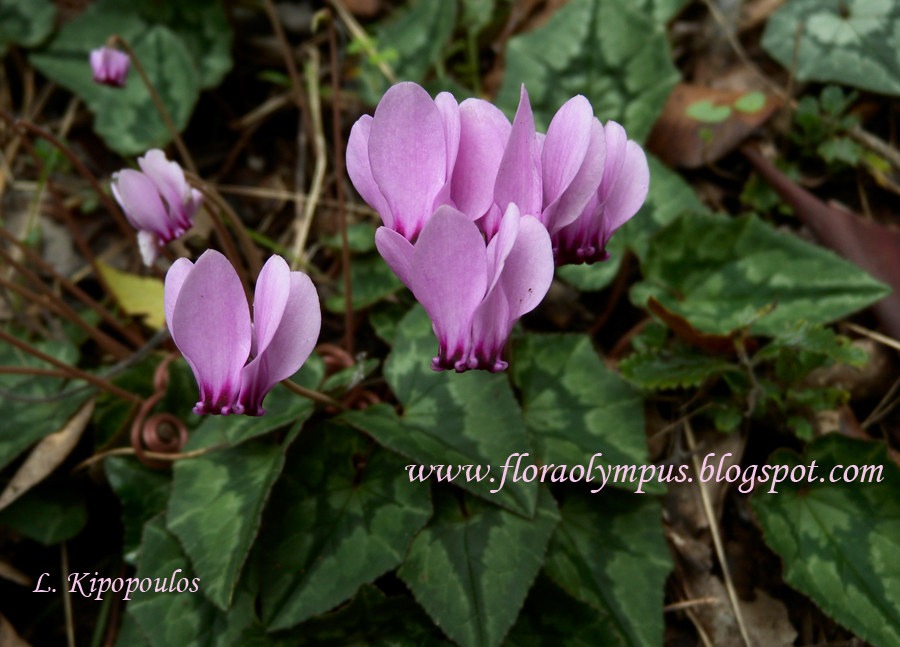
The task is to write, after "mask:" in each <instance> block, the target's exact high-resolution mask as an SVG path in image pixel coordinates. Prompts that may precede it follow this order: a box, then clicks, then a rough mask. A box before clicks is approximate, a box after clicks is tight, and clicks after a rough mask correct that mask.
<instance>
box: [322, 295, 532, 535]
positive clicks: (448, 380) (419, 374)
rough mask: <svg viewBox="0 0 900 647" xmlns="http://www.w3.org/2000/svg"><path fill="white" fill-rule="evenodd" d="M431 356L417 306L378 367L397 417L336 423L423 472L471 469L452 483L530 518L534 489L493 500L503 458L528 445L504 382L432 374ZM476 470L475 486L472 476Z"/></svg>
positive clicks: (433, 344) (520, 487) (512, 487)
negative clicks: (396, 404) (394, 402)
mask: <svg viewBox="0 0 900 647" xmlns="http://www.w3.org/2000/svg"><path fill="white" fill-rule="evenodd" d="M436 352H437V341H436V340H435V338H434V333H433V332H432V330H431V322H430V321H429V319H428V317H427V315H426V314H425V311H424V310H423V309H422V308H421V307H420V306H416V307H415V308H413V309H412V310H411V311H410V312H409V313H408V314H407V315H406V316H405V317H404V318H403V319H402V320H401V321H400V323H399V324H398V326H397V332H396V337H395V339H394V346H393V349H392V351H391V354H390V356H389V357H388V359H387V361H386V362H385V368H384V375H385V378H386V379H387V381H388V384H390V386H391V388H392V389H393V391H394V394H395V395H396V396H397V399H398V400H400V402H401V403H402V404H403V413H402V415H400V416H397V415H396V414H395V413H394V412H393V411H392V410H391V409H389V408H388V407H386V406H384V405H381V406H376V407H371V408H369V409H367V410H365V411H350V412H346V413H344V414H342V415H341V416H340V420H341V421H343V422H345V423H347V424H350V425H352V426H353V427H355V428H357V429H359V430H360V431H363V432H365V433H367V434H369V435H370V436H372V437H373V438H375V440H377V441H378V442H379V443H380V444H382V445H384V446H385V447H388V448H389V449H392V450H393V451H395V452H397V453H398V454H401V455H403V456H406V457H407V458H409V459H410V462H415V463H418V464H420V465H422V466H425V467H426V470H427V469H428V468H429V467H431V466H436V465H440V466H442V467H444V466H454V468H455V466H465V465H469V466H471V469H470V470H469V471H468V472H464V473H459V474H455V475H454V478H453V480H452V482H453V483H454V484H455V485H458V486H460V487H462V488H464V489H466V490H468V491H470V492H472V493H473V494H476V495H478V496H481V497H484V498H486V499H487V500H489V501H491V502H492V503H495V504H497V505H502V506H504V507H506V508H507V509H509V510H512V511H514V512H517V513H519V514H523V515H525V516H528V517H530V516H531V515H532V514H533V513H534V505H535V499H536V497H537V488H536V487H535V485H534V484H533V483H532V484H529V483H524V482H519V483H509V482H507V483H506V484H505V485H504V486H503V487H502V488H499V491H497V492H494V493H491V490H496V489H498V486H499V485H500V466H501V465H503V464H504V463H505V462H506V460H507V457H508V456H510V455H511V454H514V453H517V452H518V453H522V452H527V451H528V445H529V443H528V437H527V436H526V435H525V429H524V425H523V424H522V412H521V410H520V409H519V406H518V404H517V403H516V400H515V398H514V397H513V394H512V390H511V389H510V386H509V381H508V379H507V377H506V376H505V375H502V374H490V373H485V372H484V371H469V372H466V373H462V374H458V373H454V372H453V371H449V372H448V371H442V372H436V371H433V370H431V358H432V357H433V356H434V355H435V354H436ZM479 466H481V467H482V471H480V472H479V473H478V476H479V477H480V478H478V479H477V478H476V474H475V471H474V469H475V468H476V467H479ZM488 466H490V470H489V471H487V468H488ZM441 480H444V479H441ZM448 482H449V481H448Z"/></svg>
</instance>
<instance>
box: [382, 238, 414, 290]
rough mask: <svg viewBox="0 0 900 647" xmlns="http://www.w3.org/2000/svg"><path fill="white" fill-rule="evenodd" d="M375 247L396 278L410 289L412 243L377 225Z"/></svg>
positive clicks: (411, 282) (412, 275)
mask: <svg viewBox="0 0 900 647" xmlns="http://www.w3.org/2000/svg"><path fill="white" fill-rule="evenodd" d="M375 247H376V248H377V249H378V253H379V254H381V257H382V258H383V259H384V261H385V262H386V263H387V264H388V267H390V268H391V270H392V271H393V272H394V274H396V275H397V278H398V279H400V280H401V281H403V285H405V286H406V287H408V288H409V289H410V291H412V286H413V283H414V278H413V277H414V275H415V270H414V269H413V266H412V262H413V252H414V251H415V249H414V248H413V245H412V243H411V242H409V241H408V240H406V239H405V238H404V237H403V236H401V235H400V234H398V233H397V232H396V231H394V230H393V229H388V228H387V227H379V228H378V229H377V230H376V231H375Z"/></svg>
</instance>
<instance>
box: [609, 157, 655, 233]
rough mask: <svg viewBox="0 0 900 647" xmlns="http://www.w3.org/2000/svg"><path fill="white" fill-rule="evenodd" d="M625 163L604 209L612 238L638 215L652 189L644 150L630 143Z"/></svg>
mask: <svg viewBox="0 0 900 647" xmlns="http://www.w3.org/2000/svg"><path fill="white" fill-rule="evenodd" d="M624 157H625V161H624V163H623V164H622V169H621V171H620V172H619V177H618V178H617V180H616V183H615V186H614V187H613V188H612V190H611V192H610V193H609V197H608V198H607V200H606V205H605V207H604V218H605V220H606V229H607V232H608V235H609V236H611V235H612V234H613V233H614V232H615V231H616V230H617V229H618V228H619V227H621V226H622V225H624V224H625V223H626V222H627V221H628V220H629V219H630V218H631V217H632V216H633V215H634V214H636V213H637V211H638V209H640V208H641V205H642V204H644V200H646V199H647V192H648V191H649V189H650V167H649V166H648V165H647V156H646V155H645V154H644V151H643V149H641V147H640V146H638V145H637V144H636V143H635V142H633V141H629V142H628V143H627V144H626V146H625V156H624Z"/></svg>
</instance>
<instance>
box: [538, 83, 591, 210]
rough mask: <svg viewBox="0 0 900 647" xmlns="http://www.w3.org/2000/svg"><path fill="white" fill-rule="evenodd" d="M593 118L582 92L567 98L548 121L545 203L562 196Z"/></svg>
mask: <svg viewBox="0 0 900 647" xmlns="http://www.w3.org/2000/svg"><path fill="white" fill-rule="evenodd" d="M593 121H594V110H593V108H591V104H590V102H589V101H588V100H587V99H585V98H584V97H583V96H581V95H578V96H577V97H572V98H571V99H569V100H568V101H566V103H565V104H563V106H562V108H560V109H559V110H558V111H557V112H556V114H555V115H554V116H553V119H552V120H551V121H550V126H549V127H548V128H547V137H546V138H545V139H544V145H543V150H542V151H541V170H542V175H543V177H542V178H541V180H542V182H543V189H544V195H543V200H544V206H546V205H548V204H550V203H551V202H553V201H554V200H556V199H557V198H559V196H561V195H562V193H563V191H565V190H566V189H567V188H568V187H569V184H570V183H571V182H572V180H573V179H574V178H575V174H576V173H578V169H580V168H581V166H582V164H583V163H584V159H585V153H587V150H588V146H589V144H590V141H591V126H592V124H593ZM598 184H599V180H598Z"/></svg>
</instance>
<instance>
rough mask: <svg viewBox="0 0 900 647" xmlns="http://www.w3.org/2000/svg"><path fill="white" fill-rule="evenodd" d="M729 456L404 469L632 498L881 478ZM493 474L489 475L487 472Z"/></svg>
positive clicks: (416, 477)
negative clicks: (630, 491)
mask: <svg viewBox="0 0 900 647" xmlns="http://www.w3.org/2000/svg"><path fill="white" fill-rule="evenodd" d="M731 456H732V454H731V452H728V453H725V454H722V455H721V456H718V455H717V454H715V453H714V452H710V453H709V454H707V455H706V456H704V458H703V462H702V464H701V466H700V473H699V475H695V474H693V473H692V472H691V469H690V466H689V465H687V464H682V465H672V464H667V465H633V464H632V465H609V464H605V463H604V462H603V460H602V458H603V453H602V452H597V453H596V454H594V455H593V456H591V457H590V458H589V459H588V460H587V461H586V462H585V463H584V464H581V463H575V464H572V465H565V464H562V465H556V464H553V463H548V464H546V465H536V464H535V463H534V462H533V461H532V460H530V459H529V454H528V452H524V453H519V452H514V453H512V454H510V455H509V456H507V457H506V462H505V463H503V465H501V466H499V467H498V468H496V470H494V469H493V468H492V466H491V465H485V464H482V465H407V466H406V471H407V473H408V474H409V481H410V482H411V483H416V482H419V483H423V482H425V481H429V480H435V481H438V482H441V483H481V482H483V481H485V480H486V481H487V482H488V483H492V484H495V485H496V487H494V488H493V489H491V490H490V493H491V494H496V493H497V492H499V491H500V490H502V489H503V488H504V486H506V485H507V483H532V482H535V481H536V482H539V483H581V482H584V483H590V484H592V485H593V487H592V489H591V494H596V493H598V492H600V491H601V490H602V489H603V488H605V487H606V486H607V485H616V484H619V485H624V484H632V485H634V484H636V485H637V487H636V489H635V490H634V492H635V493H636V494H644V493H645V490H644V488H645V487H646V486H647V485H649V484H651V483H660V484H665V483H693V482H694V479H695V478H699V480H700V481H701V482H702V483H711V482H715V483H721V482H723V481H725V482H727V483H739V485H738V491H739V492H742V493H744V494H747V493H749V492H751V491H753V490H754V489H755V488H757V487H758V486H760V485H764V484H768V489H767V491H768V492H769V493H770V494H777V493H778V485H779V484H780V483H784V482H787V481H790V482H791V483H880V482H881V481H883V480H884V475H883V471H884V470H883V466H882V465H835V466H833V467H832V468H831V469H828V470H826V469H822V470H820V469H819V466H818V465H817V464H816V461H812V462H811V463H810V464H808V465H747V466H741V465H729V464H728V459H729V458H730V457H731ZM492 472H493V473H492Z"/></svg>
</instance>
